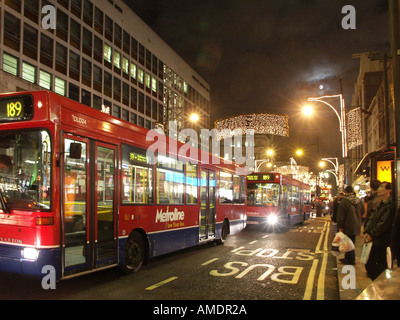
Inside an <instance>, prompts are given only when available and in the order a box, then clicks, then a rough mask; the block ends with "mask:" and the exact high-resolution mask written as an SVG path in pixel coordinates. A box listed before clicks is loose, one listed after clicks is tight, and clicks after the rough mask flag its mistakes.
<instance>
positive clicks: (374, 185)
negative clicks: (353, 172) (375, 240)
mask: <svg viewBox="0 0 400 320" xmlns="http://www.w3.org/2000/svg"><path fill="white" fill-rule="evenodd" d="M381 184H382V182H380V181H379V180H378V179H373V180H371V182H370V184H369V186H370V188H371V195H370V197H369V201H368V205H367V212H366V215H365V220H364V227H365V226H366V225H367V223H368V219H369V217H370V216H371V214H372V213H373V212H375V210H376V207H377V206H378V203H379V201H378V200H377V196H378V193H377V192H378V188H379V187H380V185H381Z"/></svg>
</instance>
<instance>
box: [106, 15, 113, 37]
mask: <svg viewBox="0 0 400 320" xmlns="http://www.w3.org/2000/svg"><path fill="white" fill-rule="evenodd" d="M104 36H105V37H106V38H107V39H108V40H110V41H113V21H112V20H111V18H109V17H108V16H107V15H106V22H105V32H104Z"/></svg>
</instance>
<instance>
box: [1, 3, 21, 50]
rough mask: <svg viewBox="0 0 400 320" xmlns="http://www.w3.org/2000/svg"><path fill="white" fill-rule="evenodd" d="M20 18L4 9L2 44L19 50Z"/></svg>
mask: <svg viewBox="0 0 400 320" xmlns="http://www.w3.org/2000/svg"><path fill="white" fill-rule="evenodd" d="M20 27H21V23H20V20H19V19H18V18H16V17H14V16H13V15H12V14H10V13H8V12H7V11H4V29H3V30H4V44H5V45H6V46H8V47H10V48H12V49H14V50H16V51H19V38H20Z"/></svg>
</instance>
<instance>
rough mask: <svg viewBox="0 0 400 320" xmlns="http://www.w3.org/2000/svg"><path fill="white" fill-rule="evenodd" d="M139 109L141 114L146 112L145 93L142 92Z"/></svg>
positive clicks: (140, 93)
mask: <svg viewBox="0 0 400 320" xmlns="http://www.w3.org/2000/svg"><path fill="white" fill-rule="evenodd" d="M138 110H139V112H140V113H141V114H144V94H143V93H142V92H139V109H138ZM142 126H143V125H142Z"/></svg>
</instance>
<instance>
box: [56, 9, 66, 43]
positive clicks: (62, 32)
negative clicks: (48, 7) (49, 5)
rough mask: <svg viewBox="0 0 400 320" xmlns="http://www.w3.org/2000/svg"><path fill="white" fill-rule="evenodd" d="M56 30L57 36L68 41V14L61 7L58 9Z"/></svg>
mask: <svg viewBox="0 0 400 320" xmlns="http://www.w3.org/2000/svg"><path fill="white" fill-rule="evenodd" d="M56 31H57V32H56V34H57V37H59V38H60V39H63V40H64V41H68V16H67V15H66V14H65V13H64V12H62V10H60V9H58V10H57V23H56Z"/></svg>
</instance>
